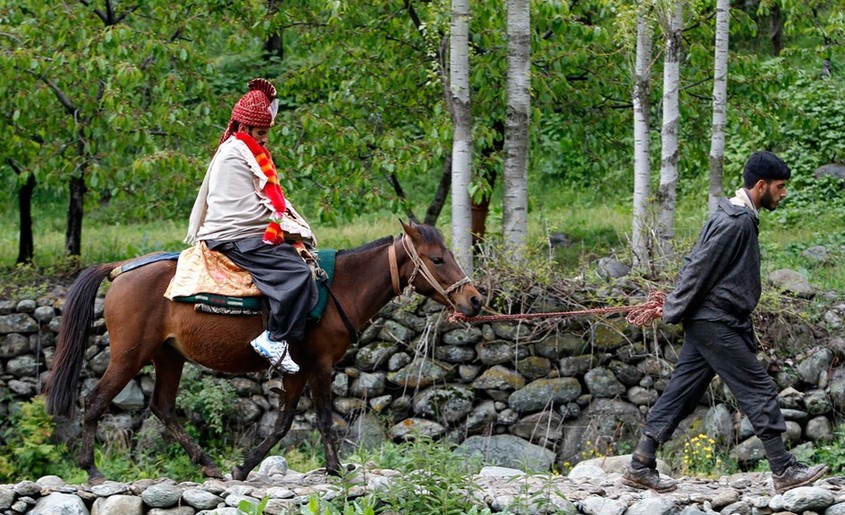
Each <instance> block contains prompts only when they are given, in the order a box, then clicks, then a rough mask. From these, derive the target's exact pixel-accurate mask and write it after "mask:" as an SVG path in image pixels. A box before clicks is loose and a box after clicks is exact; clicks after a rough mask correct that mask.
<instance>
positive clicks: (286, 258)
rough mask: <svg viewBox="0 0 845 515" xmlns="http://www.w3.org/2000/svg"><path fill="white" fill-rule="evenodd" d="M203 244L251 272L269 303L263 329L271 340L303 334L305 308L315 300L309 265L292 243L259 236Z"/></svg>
mask: <svg viewBox="0 0 845 515" xmlns="http://www.w3.org/2000/svg"><path fill="white" fill-rule="evenodd" d="M206 244H207V245H208V248H209V249H211V250H216V251H219V252H222V253H223V254H225V255H226V257H228V258H229V259H231V260H232V261H233V262H234V263H235V264H236V265H238V266H239V267H241V268H243V269H244V270H246V271H248V272H249V273H250V275H252V281H253V282H254V283H255V286H256V287H257V288H258V289H259V290H260V291H261V293H262V294H264V295H265V296H266V297H267V300H268V303H269V305H270V317H269V320H268V321H267V330H268V331H269V332H270V338H271V339H272V340H275V341H280V340H290V341H297V340H301V339H302V338H304V337H305V324H306V321H307V317H308V311H310V310H311V308H312V307H314V304H316V302H317V285H316V284H315V282H314V279H313V277H312V276H311V269H310V268H309V267H308V265H307V264H305V262H304V261H303V260H302V258H301V257H300V256H299V253H298V252H297V251H296V249H295V248H293V246H292V245H290V244H288V243H282V244H280V245H267V244H266V243H264V242H263V241H262V238H261V237H256V238H246V239H243V240H238V241H227V242H223V241H207V242H206Z"/></svg>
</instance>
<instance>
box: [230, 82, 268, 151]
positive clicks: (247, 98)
mask: <svg viewBox="0 0 845 515" xmlns="http://www.w3.org/2000/svg"><path fill="white" fill-rule="evenodd" d="M247 87H248V88H249V92H248V93H247V94H246V95H244V96H242V97H241V99H240V100H238V102H237V103H236V104H235V107H233V108H232V116H231V117H230V118H229V125H228V126H227V127H226V132H224V133H223V137H221V138H220V143H218V145H219V144H221V143H223V142H224V141H226V140H227V139H229V136H231V135H232V133H234V132H235V128H234V125H235V122H239V123H242V124H244V125H249V126H250V127H272V126H273V118H275V117H276V111H277V110H278V103H277V102H274V100H276V88H275V87H274V86H273V85H272V84H270V82H269V81H267V80H265V79H252V80H251V81H249V83H248V84H247Z"/></svg>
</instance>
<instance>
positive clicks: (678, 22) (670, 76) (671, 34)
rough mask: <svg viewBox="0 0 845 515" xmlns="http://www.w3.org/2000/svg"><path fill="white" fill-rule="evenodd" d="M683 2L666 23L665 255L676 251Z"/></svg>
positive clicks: (661, 225)
mask: <svg viewBox="0 0 845 515" xmlns="http://www.w3.org/2000/svg"><path fill="white" fill-rule="evenodd" d="M683 13H684V10H683V3H682V2H680V1H677V2H675V3H674V4H672V5H670V6H669V11H668V12H667V13H666V16H665V18H666V20H665V22H664V26H665V29H664V32H665V33H666V48H665V51H664V56H663V128H662V130H661V137H662V146H661V150H660V187H659V189H658V192H657V198H658V202H659V204H660V216H659V219H658V236H659V238H660V249H661V252H662V253H663V255H664V256H668V255H671V254H672V252H673V244H672V240H673V239H674V237H675V190H676V187H677V183H678V118H679V114H678V93H679V88H680V57H681V36H682V33H683V25H684V16H683Z"/></svg>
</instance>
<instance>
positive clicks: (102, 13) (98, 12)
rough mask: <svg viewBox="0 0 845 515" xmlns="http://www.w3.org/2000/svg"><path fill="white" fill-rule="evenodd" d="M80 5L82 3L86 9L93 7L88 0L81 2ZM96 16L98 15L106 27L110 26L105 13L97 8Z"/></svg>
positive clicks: (95, 9)
mask: <svg viewBox="0 0 845 515" xmlns="http://www.w3.org/2000/svg"><path fill="white" fill-rule="evenodd" d="M79 3H81V4H82V5H84V6H85V7H91V2H89V1H88V0H79ZM94 14H96V15H97V16H98V17H99V18H100V20H102V22H103V23H105V24H106V25H108V24H109V21H108V17H107V16H106V13H104V12H103V11H101V10H100V9H97V8H96V7H95V8H94Z"/></svg>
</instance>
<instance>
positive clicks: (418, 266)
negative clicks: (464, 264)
mask: <svg viewBox="0 0 845 515" xmlns="http://www.w3.org/2000/svg"><path fill="white" fill-rule="evenodd" d="M395 241H396V240H395V239H394V244H392V245H390V248H389V249H388V252H387V256H388V260H389V261H390V281H391V282H392V283H393V293H395V294H396V295H401V294H402V288H401V286H400V283H399V265H398V264H397V260H396V245H395ZM401 241H402V247H403V248H404V249H405V252H406V253H407V254H408V257H409V258H410V259H411V262H412V263H414V271H413V272H411V276H410V277H409V278H408V286H410V287H411V291H413V290H414V280H415V279H416V277H417V274H418V273H419V274H420V275H422V277H423V278H424V279H425V280H426V281H428V284H429V285H431V287H432V288H434V290H435V291H436V292H437V293H439V294H440V295H441V296H443V298H445V299H446V302H448V303H449V307H451V308H452V310H453V311H455V312H456V313H457V312H458V311H457V306H455V303H454V302H452V299H450V298H449V294H450V293H452V292H454V291H455V290H459V289H460V288H461V287H463V286H464V285H465V284H469V283H471V282H472V280H471V279H470V278H469V277H467V275H466V273H464V277H463V278H462V279H460V280H458V282H456V283H455V284H453V285H452V286H449V287H448V288H446V289H445V290H444V289H443V287H442V286H440V283H438V282H437V279H436V278H435V277H434V274H432V273H431V270H429V269H428V266H426V264H425V263H424V262H423V260H422V258H421V257H420V255H419V253H418V252H417V248H416V247H415V246H414V242H413V241H411V239H410V238H406V237H405V235H404V234H403V235H402V236H401ZM458 267H460V265H458Z"/></svg>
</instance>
